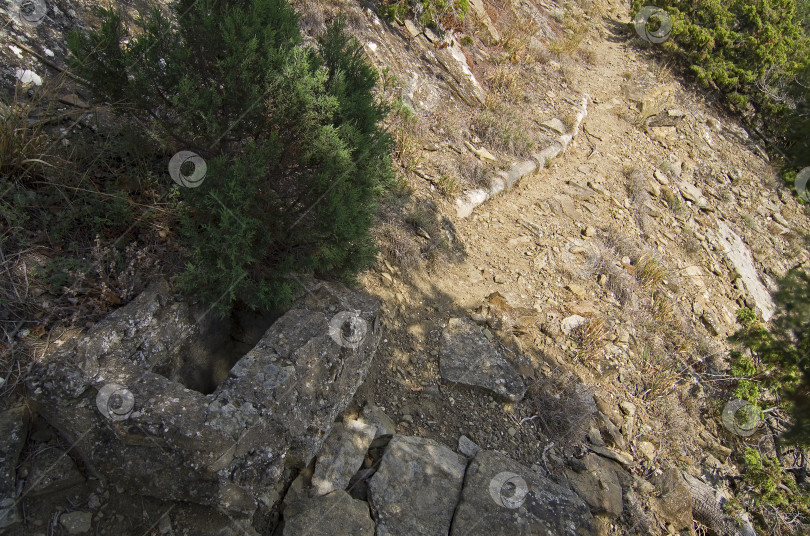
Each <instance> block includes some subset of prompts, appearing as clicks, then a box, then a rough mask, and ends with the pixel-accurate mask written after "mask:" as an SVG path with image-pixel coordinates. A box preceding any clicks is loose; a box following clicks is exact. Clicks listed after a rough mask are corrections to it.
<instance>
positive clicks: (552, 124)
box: [540, 117, 568, 134]
mask: <svg viewBox="0 0 810 536" xmlns="http://www.w3.org/2000/svg"><path fill="white" fill-rule="evenodd" d="M540 124H541V125H542V126H544V127H546V128H547V129H549V130H552V131H554V132H556V133H558V134H565V133H566V132H567V131H568V128H567V127H566V126H565V123H563V122H562V121H561V120H560V119H558V118H556V117H554V118H553V119H549V120H548V121H543V122H542V123H540Z"/></svg>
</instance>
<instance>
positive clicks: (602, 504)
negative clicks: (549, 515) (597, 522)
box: [565, 453, 622, 518]
mask: <svg viewBox="0 0 810 536" xmlns="http://www.w3.org/2000/svg"><path fill="white" fill-rule="evenodd" d="M582 463H583V465H584V470H582V471H580V472H576V471H573V470H570V469H567V470H566V471H565V474H566V476H567V477H568V480H569V482H571V486H572V487H573V488H574V490H575V491H576V492H577V494H578V495H579V496H580V497H582V499H584V500H585V502H586V503H588V506H590V508H591V512H593V513H594V514H607V515H608V516H609V517H611V518H616V517H618V516H620V515H621V514H622V487H621V484H620V483H619V477H618V476H617V475H616V471H614V470H613V468H612V467H611V466H610V465H608V464H609V463H610V462H608V461H607V460H606V459H604V458H602V457H601V456H597V455H596V454H593V453H588V454H586V455H585V457H584V458H583V459H582Z"/></svg>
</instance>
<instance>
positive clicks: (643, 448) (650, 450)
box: [636, 441, 655, 461]
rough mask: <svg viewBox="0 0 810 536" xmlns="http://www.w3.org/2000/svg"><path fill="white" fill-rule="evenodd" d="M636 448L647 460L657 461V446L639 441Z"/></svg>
mask: <svg viewBox="0 0 810 536" xmlns="http://www.w3.org/2000/svg"><path fill="white" fill-rule="evenodd" d="M636 447H637V448H638V450H639V452H641V454H642V455H643V456H644V457H645V458H647V460H649V461H653V460H654V459H655V445H653V444H652V443H650V442H649V441H639V442H638V445H636Z"/></svg>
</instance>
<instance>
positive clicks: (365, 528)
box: [283, 490, 374, 536]
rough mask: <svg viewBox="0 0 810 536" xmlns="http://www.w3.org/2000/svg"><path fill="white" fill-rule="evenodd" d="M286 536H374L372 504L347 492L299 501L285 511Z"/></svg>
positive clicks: (337, 492)
mask: <svg viewBox="0 0 810 536" xmlns="http://www.w3.org/2000/svg"><path fill="white" fill-rule="evenodd" d="M283 534H284V536H305V535H306V536H374V521H372V520H371V517H370V515H369V511H368V504H366V503H364V502H363V501H358V500H355V499H352V497H351V495H349V494H348V493H347V492H345V491H343V490H337V491H333V492H332V493H329V494H328V495H324V496H322V497H317V498H315V499H306V500H301V501H296V502H293V503H291V504H290V505H288V506H287V508H285V510H284V533H283Z"/></svg>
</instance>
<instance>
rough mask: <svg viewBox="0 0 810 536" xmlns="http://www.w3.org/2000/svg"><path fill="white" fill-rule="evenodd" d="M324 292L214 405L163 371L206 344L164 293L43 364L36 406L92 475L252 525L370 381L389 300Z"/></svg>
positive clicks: (237, 373)
mask: <svg viewBox="0 0 810 536" xmlns="http://www.w3.org/2000/svg"><path fill="white" fill-rule="evenodd" d="M313 287H314V288H312V289H310V291H309V292H308V294H307V295H306V296H305V297H304V298H302V299H299V301H298V302H297V303H296V304H295V305H294V306H293V307H292V308H291V309H290V310H289V311H288V312H287V313H286V314H284V316H282V317H281V318H280V319H279V320H277V321H276V322H275V323H274V324H273V325H272V326H271V327H270V328H269V329H268V330H267V331H266V332H265V333H264V335H263V336H262V338H261V340H260V341H259V342H258V344H257V345H256V346H255V347H254V348H253V349H252V350H250V351H249V352H248V353H247V354H246V355H244V357H242V358H241V359H239V361H238V362H237V363H236V365H235V366H233V368H231V370H230V373H229V376H228V378H227V379H226V380H225V381H224V382H222V383H221V384H220V385H219V386H218V387H217V388H216V390H215V391H214V392H213V393H211V394H208V395H204V394H203V393H201V392H198V391H193V390H191V389H187V388H186V387H184V386H183V385H181V384H180V383H178V382H176V381H172V380H170V379H169V378H167V377H166V376H164V375H161V374H158V373H157V372H156V371H161V370H176V369H177V368H178V366H183V362H184V361H187V360H188V359H190V353H191V352H192V351H193V349H194V348H195V341H196V340H198V339H200V338H202V337H203V336H204V335H205V334H204V333H202V331H204V329H203V328H201V323H200V322H198V321H197V320H196V319H195V318H194V315H193V314H192V312H191V309H190V308H189V307H188V306H187V305H186V304H185V303H183V302H179V301H176V300H175V299H174V298H173V296H172V293H171V289H170V288H169V286H168V284H167V283H165V282H159V283H156V284H154V285H152V286H151V287H150V288H149V289H147V290H146V291H145V292H144V293H143V294H141V295H140V296H139V297H138V298H136V299H135V300H134V301H133V302H131V303H130V304H128V305H127V306H125V307H123V308H121V309H119V310H117V311H115V312H114V313H112V314H111V315H109V316H108V317H107V318H106V319H105V320H103V321H102V322H100V323H98V324H97V325H96V326H94V327H93V328H92V329H91V330H89V331H88V332H87V334H86V335H84V336H83V337H80V338H78V339H76V340H74V341H72V342H70V343H68V344H65V345H63V346H62V347H60V348H59V349H57V350H56V351H54V352H51V353H50V354H48V355H46V356H45V357H44V358H43V359H42V360H41V361H40V362H38V363H37V364H36V365H35V367H34V368H33V370H32V371H31V374H30V376H29V379H28V389H29V393H30V394H31V399H32V402H33V403H34V404H35V406H36V409H37V410H38V411H39V413H40V414H41V415H43V416H44V417H45V419H47V421H48V422H49V423H50V424H51V425H52V426H54V427H55V428H56V429H57V430H59V431H60V432H61V434H62V435H64V437H65V439H66V440H67V441H68V442H69V443H70V444H71V445H74V449H75V451H76V452H77V453H78V454H79V455H80V456H81V457H82V458H83V460H84V462H85V464H86V466H87V469H88V471H89V472H91V473H92V474H95V475H96V476H98V477H99V478H105V479H109V480H110V481H114V482H115V483H116V484H117V485H119V486H123V487H126V488H127V489H129V490H131V491H132V492H133V493H136V494H143V495H149V496H153V497H157V498H160V499H164V500H182V501H191V502H196V503H199V504H204V505H209V506H215V507H219V508H221V509H223V510H225V511H228V512H230V513H235V514H243V515H251V514H252V513H253V512H254V511H255V510H256V508H257V506H260V505H261V506H264V507H268V508H269V507H273V506H274V505H276V504H277V503H278V501H279V498H280V493H281V491H283V489H284V488H285V487H286V486H287V485H288V484H289V482H290V481H291V480H292V476H293V473H294V472H295V471H296V470H297V469H298V468H300V467H302V466H304V465H306V464H307V463H309V461H310V460H311V459H312V457H313V456H314V455H315V453H316V452H317V451H318V450H319V449H320V447H321V444H322V443H323V440H324V438H325V437H326V435H327V434H328V433H329V431H330V430H331V428H332V426H333V423H334V422H335V419H336V418H337V417H338V415H340V414H341V412H342V411H343V410H344V409H345V408H346V406H347V405H348V404H349V402H350V400H351V399H352V397H353V396H354V393H355V392H356V390H357V388H358V387H359V386H360V384H361V383H362V382H363V380H364V379H365V377H366V374H367V372H368V368H369V365H370V363H371V359H372V356H373V354H374V352H375V350H376V348H377V344H378V342H379V339H380V333H381V332H380V322H379V317H378V315H379V307H380V306H379V303H378V302H377V301H376V300H374V299H372V298H370V297H368V296H366V295H363V294H359V293H355V292H350V291H349V290H347V289H345V288H344V287H342V286H339V285H333V284H327V283H313Z"/></svg>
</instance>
